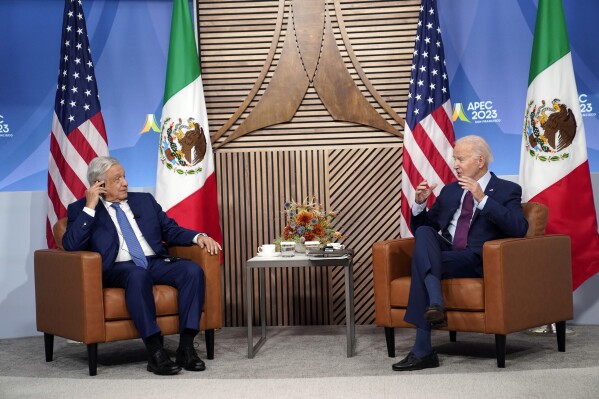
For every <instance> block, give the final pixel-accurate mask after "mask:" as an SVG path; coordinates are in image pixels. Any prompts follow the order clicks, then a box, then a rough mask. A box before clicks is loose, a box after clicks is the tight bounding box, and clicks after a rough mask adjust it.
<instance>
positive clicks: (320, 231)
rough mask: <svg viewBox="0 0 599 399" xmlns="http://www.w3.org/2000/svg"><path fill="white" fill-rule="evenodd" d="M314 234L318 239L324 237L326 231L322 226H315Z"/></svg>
mask: <svg viewBox="0 0 599 399" xmlns="http://www.w3.org/2000/svg"><path fill="white" fill-rule="evenodd" d="M312 233H314V234H316V235H317V236H318V237H322V236H323V235H324V229H323V228H322V226H321V225H319V224H315V225H314V227H313V228H312Z"/></svg>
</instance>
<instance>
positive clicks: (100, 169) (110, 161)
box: [87, 157, 121, 186]
mask: <svg viewBox="0 0 599 399" xmlns="http://www.w3.org/2000/svg"><path fill="white" fill-rule="evenodd" d="M120 164H121V163H120V162H119V160H118V159H116V158H113V157H96V158H94V159H92V161H91V162H90V163H89V165H88V167H87V181H88V182H89V185H90V186H91V185H92V184H94V183H95V182H97V181H102V180H104V175H105V174H106V172H107V171H108V169H110V168H111V167H112V166H113V165H120Z"/></svg>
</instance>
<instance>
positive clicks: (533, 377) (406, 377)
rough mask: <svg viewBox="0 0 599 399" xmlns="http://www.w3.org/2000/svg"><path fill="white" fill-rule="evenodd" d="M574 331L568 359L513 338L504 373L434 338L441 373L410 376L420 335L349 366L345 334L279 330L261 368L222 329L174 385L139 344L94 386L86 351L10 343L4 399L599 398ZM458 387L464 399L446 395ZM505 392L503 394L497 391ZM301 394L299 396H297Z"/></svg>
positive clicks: (363, 341)
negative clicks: (165, 398)
mask: <svg viewBox="0 0 599 399" xmlns="http://www.w3.org/2000/svg"><path fill="white" fill-rule="evenodd" d="M571 328H572V329H573V330H574V331H575V335H569V336H568V337H567V340H566V352H565V353H560V352H558V351H557V342H556V339H555V337H553V336H550V337H545V336H531V335H528V334H526V333H516V334H510V335H508V338H507V357H506V368H505V369H498V368H497V366H496V360H495V341H494V337H493V336H492V335H483V334H470V333H458V340H457V342H450V341H449V336H448V333H446V332H434V334H433V345H434V347H435V350H436V351H437V352H438V353H439V356H440V359H441V367H439V368H436V369H428V370H422V371H417V372H410V373H396V372H393V371H392V370H391V364H392V363H394V362H396V361H398V360H400V359H401V358H402V357H403V356H404V355H405V354H406V353H407V352H408V351H409V349H410V347H411V343H412V340H413V336H414V330H410V329H396V350H397V358H395V359H392V358H389V357H387V353H386V346H385V338H384V333H383V329H382V328H377V327H374V326H358V327H357V330H356V339H357V342H356V351H355V355H354V357H352V358H347V357H346V347H345V327H344V326H299V327H271V328H269V329H268V331H267V333H268V340H267V341H266V343H265V344H264V346H263V347H262V348H261V349H260V351H259V352H258V353H257V354H256V357H255V358H254V359H248V358H247V330H246V329H245V328H224V329H222V330H220V331H218V332H217V333H216V337H215V343H216V347H215V359H214V360H206V359H205V354H206V351H205V344H204V341H203V337H198V338H197V339H196V344H197V346H198V351H199V354H200V357H202V358H203V359H205V361H206V364H207V370H206V371H204V372H200V373H194V372H187V371H183V372H181V373H180V374H179V375H177V376H173V377H159V376H155V375H153V374H151V373H149V372H147V371H146V370H145V366H146V355H145V350H144V347H143V344H142V343H141V341H140V340H132V341H123V342H117V343H110V344H100V345H99V349H98V375H97V376H96V377H89V375H88V368H87V351H86V348H85V346H84V345H81V344H76V343H71V342H68V341H66V340H64V339H61V338H56V340H55V347H54V361H53V362H49V363H46V362H45V360H44V344H43V337H41V336H37V337H29V338H19V339H6V340H0V397H2V398H8V397H65V395H66V397H78V394H79V393H80V391H81V390H83V391H82V392H84V393H85V394H86V395H87V396H91V397H110V396H111V395H114V394H115V393H119V392H120V393H125V392H127V390H128V389H130V387H131V386H132V385H131V384H132V382H131V381H135V383H134V385H139V384H142V386H143V387H144V389H145V392H143V394H142V391H140V390H139V389H136V390H135V392H136V393H139V394H140V396H143V397H161V395H160V394H158V393H157V392H161V390H160V387H162V388H164V387H168V386H171V385H173V384H174V386H177V387H178V389H179V390H178V393H179V394H180V395H175V396H181V397H186V395H185V393H186V392H195V388H196V386H197V388H201V387H208V386H213V387H218V389H217V390H212V391H211V392H210V393H211V394H210V395H208V396H207V397H230V395H237V394H239V393H240V392H241V393H243V396H246V397H260V396H261V397H263V396H262V394H264V393H266V392H267V391H268V392H269V394H270V395H274V396H278V394H277V392H279V391H278V389H283V390H285V391H286V392H288V395H286V396H289V395H291V396H290V397H306V396H314V395H316V396H317V397H320V396H321V395H319V394H322V396H327V397H331V395H332V397H335V396H336V395H334V393H335V392H337V393H342V392H345V393H344V394H343V395H340V396H341V397H354V396H353V394H355V395H356V396H363V395H369V394H370V395H374V396H377V397H384V396H387V394H389V395H390V396H395V395H393V393H394V392H396V389H397V388H393V387H394V386H395V385H396V384H399V385H398V386H399V387H401V388H400V389H405V390H407V391H405V393H408V392H411V391H409V389H410V387H412V386H414V387H418V386H419V385H418V383H420V384H423V383H424V385H425V386H424V387H422V386H420V389H417V388H414V389H417V390H416V391H414V392H416V393H417V394H420V395H417V397H427V395H426V392H427V389H429V388H430V389H436V390H437V391H439V390H441V392H444V393H445V394H444V395H443V396H442V397H469V395H468V393H470V394H472V395H473V396H470V397H477V396H476V395H480V394H481V393H483V392H484V394H485V395H486V396H488V397H542V396H537V394H538V393H539V392H542V391H543V390H547V392H548V393H552V394H555V393H556V392H563V393H568V394H569V397H580V398H587V397H588V398H597V397H599V393H598V392H599V368H597V366H598V361H597V359H599V345H597V343H598V342H599V326H571ZM257 333H259V329H258V328H255V330H254V334H257ZM177 340H178V337H177V336H172V337H166V339H165V345H166V348H167V350H168V351H169V352H170V353H171V354H174V350H175V349H176V347H177ZM358 377H359V378H358ZM562 377H563V378H562ZM422 378H424V379H425V381H432V380H439V381H444V383H443V384H444V385H443V386H441V387H439V386H437V387H435V386H433V387H427V386H426V382H423V381H422V380H421V379H422ZM487 380H489V381H491V382H493V383H492V384H491V386H493V387H494V388H493V391H492V392H487V391H486V389H490V388H489V382H487ZM202 381H203V382H202ZM356 381H361V383H360V384H357V383H356ZM419 381H420V382H419ZM354 384H357V385H356V386H354ZM451 384H455V386H456V387H457V388H458V389H459V390H460V393H461V394H460V395H456V396H452V394H450V393H449V392H448V391H443V390H444V389H445V387H447V386H451ZM497 384H499V385H498V386H499V387H501V386H504V385H505V387H504V388H498V386H497ZM506 384H507V385H506ZM537 385H538V386H537ZM294 386H299V387H301V390H299V391H295V390H294V388H293V387H294ZM152 387H154V388H152ZM181 387H186V388H181ZM535 387H536V388H535ZM156 389H158V391H156ZM289 389H291V390H292V391H291V392H289V391H288V390H289ZM522 389H524V391H522ZM534 389H536V390H534ZM264 390H266V391H264ZM365 390H366V391H365ZM481 390H482V391H481ZM414 392H411V394H412V395H413V394H414ZM535 392H536V393H535ZM325 393H326V395H325ZM494 394H495V395H494ZM520 395H522V396H520ZM531 395H532V396H531ZM587 395H588V396H587ZM133 396H134V397H135V395H133ZM551 396H554V395H551ZM112 397H114V396H112ZM270 397H273V396H270Z"/></svg>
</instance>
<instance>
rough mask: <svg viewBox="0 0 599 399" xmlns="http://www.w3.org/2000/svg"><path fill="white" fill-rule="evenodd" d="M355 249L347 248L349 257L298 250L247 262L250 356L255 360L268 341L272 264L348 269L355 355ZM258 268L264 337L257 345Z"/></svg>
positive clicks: (348, 316) (348, 320)
mask: <svg viewBox="0 0 599 399" xmlns="http://www.w3.org/2000/svg"><path fill="white" fill-rule="evenodd" d="M352 257H353V251H351V250H346V251H345V256H343V257H341V256H339V257H322V258H317V257H314V256H310V257H308V256H306V255H305V254H301V253H296V254H295V256H293V257H280V256H279V257H262V256H255V257H253V258H251V259H248V260H247V262H246V294H247V327H248V358H249V359H252V358H253V357H254V355H255V354H256V353H257V352H258V350H259V349H260V347H261V346H262V345H263V344H264V342H266V277H265V273H264V269H266V268H271V267H307V266H316V267H332V266H342V267H343V268H344V269H345V324H346V341H347V357H352V356H353V351H354V342H355V339H356V327H355V315H354V272H353V267H352ZM256 268H257V269H258V275H259V278H260V325H261V336H260V340H258V342H257V343H256V345H254V338H253V331H252V330H253V325H252V314H253V311H254V304H253V301H254V293H253V286H254V276H253V273H252V269H256Z"/></svg>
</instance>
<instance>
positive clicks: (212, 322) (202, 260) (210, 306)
mask: <svg viewBox="0 0 599 399" xmlns="http://www.w3.org/2000/svg"><path fill="white" fill-rule="evenodd" d="M169 253H170V255H171V256H179V257H181V258H187V259H191V260H193V261H194V262H195V263H197V264H198V265H200V267H201V268H202V270H203V271H204V277H205V281H206V293H205V295H206V299H205V303H204V317H203V318H202V324H203V325H204V326H205V328H206V329H215V328H221V327H222V326H223V302H222V294H221V291H222V283H221V281H222V279H221V267H220V259H221V255H220V254H219V255H210V253H209V252H208V251H207V250H206V248H200V247H199V246H197V245H191V246H185V247H184V246H173V247H170V248H169Z"/></svg>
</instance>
